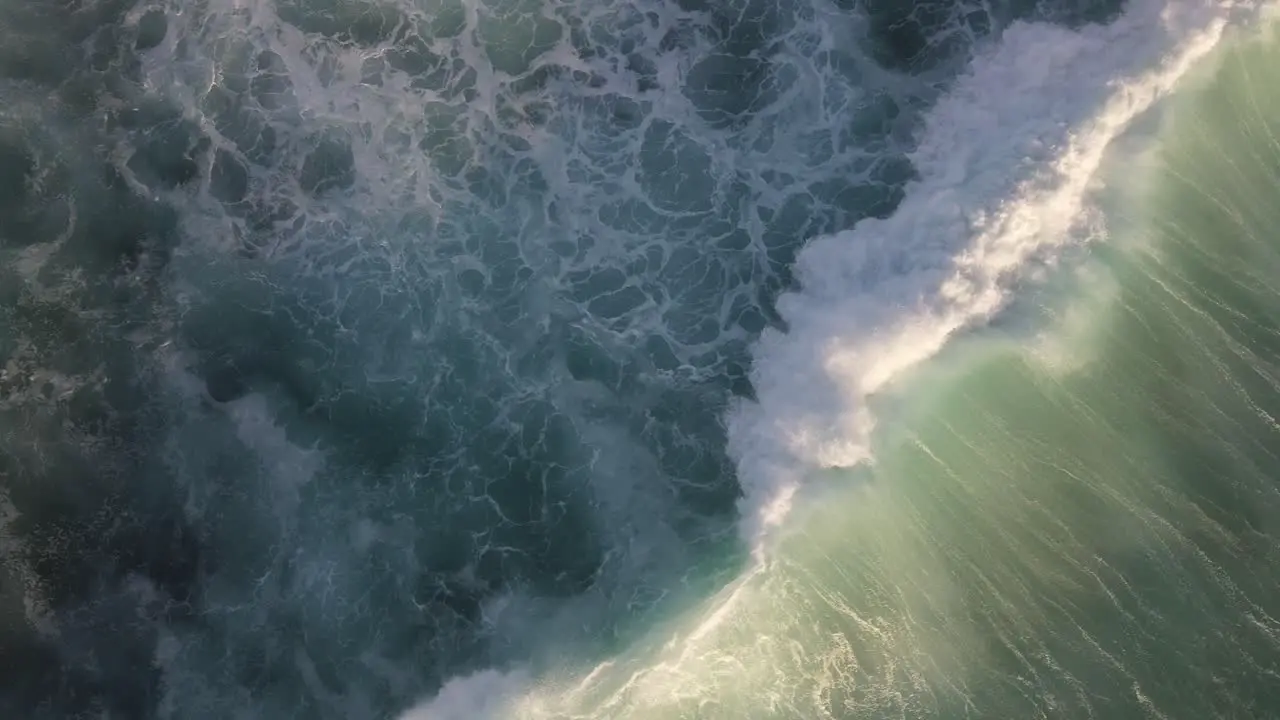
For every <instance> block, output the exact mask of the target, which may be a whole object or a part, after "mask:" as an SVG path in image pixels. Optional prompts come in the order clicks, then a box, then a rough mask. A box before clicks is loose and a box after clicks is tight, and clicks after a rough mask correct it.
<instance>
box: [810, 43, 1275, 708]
mask: <svg viewBox="0 0 1280 720" xmlns="http://www.w3.org/2000/svg"><path fill="white" fill-rule="evenodd" d="M1274 38H1275V35H1274V33H1273V34H1272V35H1271V36H1269V39H1268V40H1267V41H1264V42H1256V43H1253V44H1250V45H1248V46H1247V47H1242V48H1234V49H1232V50H1230V51H1229V52H1227V53H1225V57H1224V58H1223V59H1222V66H1221V68H1220V69H1219V71H1218V73H1217V74H1216V77H1215V78H1214V79H1213V80H1212V81H1211V82H1208V84H1207V85H1205V86H1203V87H1200V88H1195V89H1193V90H1189V91H1187V92H1186V93H1184V94H1183V95H1181V96H1180V97H1177V98H1175V99H1174V100H1173V101H1172V107H1170V108H1168V111H1167V114H1166V115H1165V117H1164V118H1162V120H1161V121H1160V122H1161V128H1160V130H1159V131H1158V133H1157V134H1156V137H1155V140H1154V145H1152V146H1151V147H1150V149H1149V150H1148V151H1147V152H1144V153H1141V154H1138V155H1135V156H1134V157H1132V158H1128V159H1127V160H1128V162H1123V163H1121V162H1116V163H1113V165H1114V166H1113V167H1112V168H1110V169H1109V171H1108V173H1109V174H1110V175H1112V176H1114V177H1111V178H1108V179H1109V180H1110V182H1111V184H1112V185H1113V187H1116V188H1117V189H1115V190H1113V191H1112V196H1111V198H1112V199H1111V201H1110V202H1107V203H1106V204H1107V205H1108V206H1109V217H1108V221H1107V224H1108V227H1109V228H1110V235H1111V237H1110V238H1109V239H1108V240H1107V242H1106V243H1105V244H1104V245H1103V246H1101V247H1099V248H1098V249H1097V252H1096V255H1095V259H1094V261H1093V262H1092V263H1091V267H1090V268H1089V269H1090V270H1091V272H1090V273H1089V274H1088V275H1089V276H1090V277H1088V278H1086V279H1084V280H1082V281H1081V282H1080V283H1079V284H1078V286H1077V287H1076V288H1075V294H1078V295H1081V296H1082V297H1077V298H1074V299H1072V300H1069V301H1066V302H1065V303H1063V307H1062V308H1060V309H1059V310H1058V312H1057V313H1056V314H1057V316H1058V317H1059V318H1060V319H1061V322H1060V323H1058V326H1057V327H1052V328H1050V329H1049V330H1048V333H1047V336H1046V337H1043V338H1039V339H1038V341H1036V342H1031V343H1027V342H1025V341H1024V342H1018V343H1008V344H997V345H995V346H990V345H988V346H986V347H982V348H981V349H980V350H975V349H974V348H973V346H972V345H970V346H969V347H963V346H962V347H959V348H957V349H956V350H955V352H954V353H952V354H953V356H960V357H959V358H955V357H953V358H950V359H949V358H947V357H945V356H944V357H942V358H939V364H944V365H945V364H946V363H948V362H961V363H964V369H963V370H962V371H960V372H956V373H954V374H949V375H947V376H945V377H942V378H941V379H937V380H935V381H934V382H929V381H926V382H924V388H923V389H924V390H927V391H928V393H929V394H928V396H927V397H922V396H924V395H925V393H924V392H922V388H915V389H912V390H911V393H912V395H913V398H914V399H909V400H908V409H907V410H906V411H905V415H906V418H905V419H904V422H903V423H902V426H901V427H897V428H894V429H893V430H890V431H888V432H887V433H886V437H885V439H884V447H883V448H882V449H881V452H880V454H879V455H880V457H881V458H882V463H881V464H880V465H879V466H878V467H877V468H875V470H874V472H873V473H872V476H871V477H870V479H869V480H868V482H867V483H866V484H865V485H864V486H863V487H862V488H860V489H859V490H857V491H856V492H853V493H850V494H849V495H848V496H847V497H845V498H842V502H840V503H838V504H834V503H829V504H827V505H826V508H827V509H826V510H823V511H820V512H816V513H815V517H814V518H813V519H812V520H811V521H810V522H811V523H812V525H811V527H810V528H809V529H808V530H806V531H804V532H801V533H798V534H797V536H796V537H795V538H794V539H793V541H792V542H791V543H790V546H789V552H788V553H787V556H788V558H789V559H791V561H792V562H794V563H795V569H794V574H793V575H792V577H791V579H790V580H789V583H791V584H792V585H793V587H791V588H790V590H789V593H788V594H791V593H794V594H795V595H796V596H802V597H808V598H809V599H810V606H811V611H812V612H813V613H818V614H820V615H821V616H824V618H825V619H824V621H823V622H822V623H821V628H822V629H821V630H816V629H815V634H816V633H824V634H828V635H829V636H830V637H831V638H832V640H831V642H830V643H828V645H829V646H830V647H831V649H832V652H833V655H832V660H833V661H834V660H835V658H836V657H840V658H841V662H840V663H834V662H833V663H832V664H833V665H835V664H842V665H846V667H847V668H851V669H846V670H845V672H844V673H843V674H840V675H836V674H834V673H833V675H832V676H831V678H830V679H829V680H828V681H826V682H825V683H816V684H815V688H814V690H815V691H818V690H821V691H822V692H823V693H824V696H823V699H822V700H821V701H819V702H815V704H816V705H820V706H822V707H825V708H828V709H829V710H830V712H831V714H832V715H833V716H836V717H881V716H889V715H890V714H891V715H894V716H897V715H898V714H899V713H904V714H906V715H908V716H920V715H926V716H940V717H1007V718H1023V717H1072V718H1084V717H1108V718H1113V717H1114V718H1129V717H1171V718H1172V717H1177V718H1212V717H1275V716H1277V715H1280V675H1278V674H1277V671H1278V670H1280V623H1278V622H1277V618H1278V617H1280V565H1278V562H1277V561H1280V553H1278V550H1280V546H1278V545H1277V540H1278V539H1280V535H1278V534H1277V533H1278V532H1280V526H1278V525H1277V522H1278V521H1280V493H1278V492H1277V491H1278V490H1280V425H1277V421H1276V418H1277V417H1280V382H1277V380H1278V379H1280V352H1277V351H1278V350H1280V332H1277V330H1278V329H1280V272H1277V271H1278V270H1280V253H1278V252H1277V250H1278V249H1280V192H1278V191H1277V188H1278V187H1280V84H1277V82H1276V80H1277V76H1276V71H1275V68H1280V44H1277V43H1276V42H1274ZM1082 314H1083V315H1085V316H1086V317H1087V318H1088V320H1087V321H1085V322H1081V320H1080V319H1079V316H1080V315H1082ZM981 342H982V341H979V345H980V347H981ZM962 345H963V344H962ZM966 353H970V354H974V355H977V356H978V357H977V359H973V360H968V361H966V360H964V357H963V356H964V355H965V354H966ZM935 372H936V371H935ZM924 374H925V375H929V374H930V373H929V372H928V371H926V372H925V373H924ZM816 547H822V548H824V549H825V550H824V552H823V556H821V557H818V556H815V554H814V552H813V551H812V550H811V549H810V548H816ZM797 614H799V613H797ZM837 638H839V640H838V641H837V640H836V639H837ZM824 684H825V687H819V686H820V685H824Z"/></svg>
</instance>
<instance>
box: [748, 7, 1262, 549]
mask: <svg viewBox="0 0 1280 720" xmlns="http://www.w3.org/2000/svg"><path fill="white" fill-rule="evenodd" d="M1258 10H1259V7H1258V5H1257V4H1256V3H1243V2H1241V3H1236V2H1217V1H1214V0H1185V1H1179V2H1168V1H1167V0H1133V2H1131V3H1130V4H1129V7H1128V9H1127V10H1126V12H1125V14H1124V15H1123V16H1121V17H1120V18H1119V19H1117V20H1116V21H1114V22H1113V23H1112V24H1109V25H1105V26H1086V27H1084V28H1081V29H1079V30H1078V31H1076V30H1070V29H1066V28H1062V27H1057V26H1051V25H1044V24H1031V23H1019V24H1016V25H1014V26H1012V27H1010V28H1009V29H1008V30H1007V31H1006V32H1005V33H1004V35H1003V37H1002V38H1001V40H1000V42H999V43H997V44H995V45H994V46H992V47H990V48H988V49H987V50H986V51H985V52H981V53H979V54H978V55H977V57H975V59H974V61H973V63H972V66H971V68H970V69H969V71H968V72H967V73H966V74H965V75H964V76H962V77H961V78H960V79H959V80H958V81H957V82H956V83H955V85H954V87H953V88H952V89H951V90H950V91H949V93H948V94H947V95H946V96H945V97H944V98H943V99H941V100H940V101H939V102H938V104H937V105H936V106H935V107H934V108H933V110H932V111H931V114H930V116H929V118H928V120H927V122H926V124H925V127H924V129H923V132H922V134H921V138H920V144H919V146H918V149H917V150H916V151H915V152H914V153H913V154H912V161H913V163H914V164H915V167H916V169H917V170H918V173H919V179H918V180H916V181H914V182H913V183H911V184H910V185H909V186H908V187H907V189H906V197H905V199H904V200H903V202H902V204H901V205H900V206H899V208H898V209H897V211H896V212H895V213H894V214H893V215H892V216H891V217H889V218H887V219H884V220H878V219H870V220H865V221H863V222H861V223H860V224H858V225H857V226H855V227H854V228H853V229H851V230H848V231H845V232H841V233H837V234H835V235H830V236H826V237H820V238H817V239H815V240H813V241H812V242H811V243H810V244H809V245H808V246H807V247H806V248H805V249H804V250H803V251H802V253H801V254H800V256H799V258H798V260H797V264H796V271H797V273H796V274H797V278H798V280H799V286H800V289H798V290H796V291H795V292H792V293H790V294H787V295H785V296H784V297H783V298H782V299H781V300H780V302H779V312H780V313H781V315H782V317H783V318H784V319H785V320H786V322H787V324H788V326H789V329H788V332H786V333H785V334H783V333H779V332H767V333H766V334H765V335H764V336H763V337H762V338H761V339H760V341H759V343H758V345H757V347H756V348H755V357H756V362H755V367H754V370H753V375H752V378H753V380H754V383H755V387H756V390H757V393H758V402H755V403H749V404H747V403H744V404H742V405H740V406H738V407H737V408H735V410H734V412H733V413H732V414H731V417H730V432H729V438H730V450H731V452H732V453H733V454H734V456H735V458H736V459H737V461H738V470H739V477H740V481H741V482H742V485H743V488H744V490H745V500H744V506H743V516H744V528H743V530H744V533H745V535H746V536H747V537H748V538H749V540H750V541H751V542H752V543H753V544H754V545H755V547H756V548H757V550H759V549H761V548H763V547H764V545H763V538H764V536H765V535H766V534H767V533H768V532H769V530H770V528H773V527H775V526H777V525H778V524H779V523H781V522H782V520H783V518H785V516H786V514H787V510H788V508H789V507H790V506H791V504H792V502H793V499H794V495H795V494H796V492H797V491H798V490H799V489H800V488H802V486H803V484H804V481H805V478H806V477H807V476H808V475H810V474H811V473H812V472H814V471H815V470H818V469H821V468H828V467H849V466H853V465H857V464H860V463H866V462H870V461H871V460H872V458H871V455H870V450H869V436H870V433H871V431H872V429H873V427H874V425H875V418H874V416H873V414H872V413H871V411H870V410H869V408H868V404H869V400H870V399H871V398H872V397H873V396H874V395H875V394H876V393H877V392H878V391H880V390H882V389H884V388H885V387H886V385H888V384H889V383H891V382H892V381H893V380H894V379H895V378H896V377H898V376H900V375H901V373H903V372H904V371H905V370H908V369H909V368H911V367H912V366H914V365H916V364H917V363H919V362H921V361H923V360H925V359H927V358H929V357H931V356H932V355H934V354H935V353H937V352H938V350H939V349H940V348H942V347H943V345H944V344H945V343H946V342H947V340H948V339H949V338H950V337H952V336H953V335H954V334H956V333H957V332H960V331H962V330H964V329H966V328H969V327H973V326H975V325H977V324H980V323H982V322H984V321H986V320H988V319H989V318H991V317H992V316H993V315H994V314H995V313H997V312H999V311H1000V310H1001V309H1002V308H1003V307H1004V306H1005V304H1006V302H1007V301H1008V299H1009V297H1010V294H1011V292H1012V290H1013V288H1014V286H1015V285H1016V284H1017V283H1018V282H1019V281H1020V280H1023V279H1025V278H1026V277H1027V275H1028V270H1030V269H1032V268H1037V267H1043V265H1044V264H1045V263H1046V262H1052V259H1053V257H1054V256H1055V254H1056V253H1057V252H1058V251H1060V250H1061V249H1063V248H1064V247H1065V246H1072V245H1078V244H1081V243H1087V242H1089V241H1090V240H1091V239H1093V238H1095V237H1097V231H1098V226H1097V222H1096V220H1095V218H1093V217H1092V213H1091V212H1090V210H1089V207H1088V204H1087V201H1086V199H1087V196H1088V189H1089V184H1090V181H1091V179H1092V178H1093V176H1094V175H1095V173H1096V171H1097V170H1098V168H1099V165H1100V163H1101V161H1102V158H1103V155H1104V152H1105V150H1106V148H1107V146H1108V145H1109V144H1110V143H1111V142H1112V141H1113V140H1114V139H1115V138H1117V137H1118V136H1119V135H1120V134H1122V133H1123V132H1124V131H1125V129H1126V128H1127V127H1128V126H1129V125H1130V124H1131V123H1132V122H1133V121H1134V120H1135V119H1136V118H1138V117H1139V116H1141V115H1142V114H1143V113H1145V112H1146V111H1147V110H1149V109H1150V108H1152V106H1153V105H1154V104H1155V103H1156V102H1157V101H1158V100H1159V99H1160V98H1161V97H1163V96H1165V95H1167V94H1168V93H1169V91H1170V90H1171V89H1172V88H1173V87H1174V86H1175V85H1176V83H1177V81H1178V80H1179V78H1181V77H1182V76H1183V75H1184V74H1185V73H1186V72H1187V71H1188V70H1189V69H1190V68H1191V66H1192V65H1193V63H1195V62H1196V61H1197V60H1199V59H1201V58H1203V57H1204V56H1205V55H1206V54H1207V53H1208V52H1209V51H1210V50H1211V49H1212V48H1213V47H1214V46H1215V45H1216V44H1217V43H1218V42H1219V40H1220V39H1221V38H1222V36H1223V33H1224V31H1225V30H1226V28H1227V27H1228V26H1229V25H1231V24H1233V23H1239V22H1242V21H1245V20H1247V19H1248V18H1250V17H1256V12H1257V11H1258Z"/></svg>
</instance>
